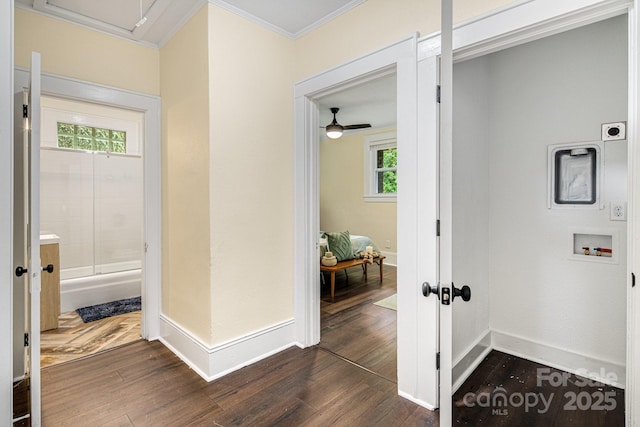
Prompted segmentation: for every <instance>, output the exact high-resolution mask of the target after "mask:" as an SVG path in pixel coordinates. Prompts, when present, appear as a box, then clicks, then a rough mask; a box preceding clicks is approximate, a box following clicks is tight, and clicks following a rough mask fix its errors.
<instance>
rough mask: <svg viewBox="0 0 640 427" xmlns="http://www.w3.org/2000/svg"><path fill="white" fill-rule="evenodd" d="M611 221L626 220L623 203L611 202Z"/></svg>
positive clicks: (625, 207) (625, 210) (625, 205)
mask: <svg viewBox="0 0 640 427" xmlns="http://www.w3.org/2000/svg"><path fill="white" fill-rule="evenodd" d="M610 219H611V221H626V220H627V204H626V203H625V202H611V213H610Z"/></svg>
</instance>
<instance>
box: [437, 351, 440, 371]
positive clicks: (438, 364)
mask: <svg viewBox="0 0 640 427" xmlns="http://www.w3.org/2000/svg"><path fill="white" fill-rule="evenodd" d="M436 370H440V352H437V353H436Z"/></svg>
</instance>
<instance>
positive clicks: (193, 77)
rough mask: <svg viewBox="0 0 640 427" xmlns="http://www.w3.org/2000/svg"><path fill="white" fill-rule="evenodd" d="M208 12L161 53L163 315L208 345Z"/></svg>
mask: <svg viewBox="0 0 640 427" xmlns="http://www.w3.org/2000/svg"><path fill="white" fill-rule="evenodd" d="M207 34H208V16H207V8H206V7H203V8H202V9H201V10H200V11H199V12H198V13H197V14H196V15H195V16H194V17H193V18H192V19H191V20H190V21H189V22H187V24H186V25H185V26H184V27H182V29H181V30H180V31H179V32H178V33H177V34H176V35H175V36H174V37H173V38H172V39H171V40H170V41H169V42H168V43H167V44H166V45H165V46H164V47H163V48H162V50H161V55H160V57H161V61H160V71H161V76H162V84H161V90H162V311H163V313H164V314H166V315H167V316H169V317H170V318H171V319H172V320H173V321H175V322H177V323H178V324H179V325H180V326H181V327H183V328H185V329H186V330H188V331H190V332H191V333H193V334H195V335H196V336H197V337H198V338H200V339H201V340H202V341H203V342H205V343H209V342H210V340H211V304H210V302H209V301H210V298H211V284H210V271H211V265H210V240H209V217H210V210H209V174H210V171H209V127H210V123H209V91H208V88H209V64H208V57H209V52H208V49H209V46H208V42H207V40H208V39H207Z"/></svg>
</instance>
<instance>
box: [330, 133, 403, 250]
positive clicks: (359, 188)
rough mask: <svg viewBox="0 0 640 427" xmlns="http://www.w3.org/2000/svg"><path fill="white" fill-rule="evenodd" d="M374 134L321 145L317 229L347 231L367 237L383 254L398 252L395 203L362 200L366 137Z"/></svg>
mask: <svg viewBox="0 0 640 427" xmlns="http://www.w3.org/2000/svg"><path fill="white" fill-rule="evenodd" d="M375 133H378V132H361V133H357V134H353V135H343V136H342V137H341V138H340V139H337V140H332V139H325V140H323V141H321V142H320V229H321V230H323V231H344V230H349V233H350V234H358V235H364V236H369V237H370V238H371V239H372V240H373V241H374V243H375V244H376V246H378V248H379V249H380V250H381V251H383V252H385V251H386V252H397V246H396V241H397V238H396V222H397V219H396V203H395V202H392V203H391V202H365V201H364V199H363V196H364V161H365V159H364V144H365V137H366V136H367V135H373V134H375ZM387 241H389V247H386V246H387V245H386V242H387Z"/></svg>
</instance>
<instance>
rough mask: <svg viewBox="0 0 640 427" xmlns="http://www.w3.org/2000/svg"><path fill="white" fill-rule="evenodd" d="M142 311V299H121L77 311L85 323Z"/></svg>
mask: <svg viewBox="0 0 640 427" xmlns="http://www.w3.org/2000/svg"><path fill="white" fill-rule="evenodd" d="M140 309H141V299H140V297H134V298H127V299H121V300H118V301H111V302H106V303H104V304H97V305H90V306H88V307H82V308H79V309H77V310H76V313H78V314H79V315H80V317H81V318H82V321H83V322H84V323H88V322H93V321H95V320H100V319H104V318H105V317H112V316H117V315H119V314H125V313H131V312H132V311H138V310H140Z"/></svg>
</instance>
